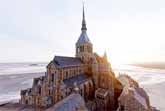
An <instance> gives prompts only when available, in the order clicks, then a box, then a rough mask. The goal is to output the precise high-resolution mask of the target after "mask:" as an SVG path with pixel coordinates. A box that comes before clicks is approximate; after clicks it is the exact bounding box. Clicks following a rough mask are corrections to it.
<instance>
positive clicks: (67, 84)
mask: <svg viewBox="0 0 165 111" xmlns="http://www.w3.org/2000/svg"><path fill="white" fill-rule="evenodd" d="M81 31H82V32H81V34H80V37H79V38H78V41H77V42H76V44H75V46H76V48H75V49H76V51H75V52H76V54H75V57H65V56H55V57H54V58H53V60H52V61H50V63H49V64H48V65H47V67H46V68H47V71H46V73H45V76H42V77H39V78H34V79H33V85H32V88H29V89H25V90H21V100H20V103H21V104H25V105H32V106H35V107H37V106H38V107H49V106H53V105H56V104H57V103H59V102H60V101H64V100H65V99H66V98H68V97H69V98H70V95H74V94H73V92H74V93H75V88H76V90H77V91H76V93H78V94H79V95H81V97H82V98H83V99H84V101H85V103H86V107H87V108H88V110H91V111H94V110H97V111H104V110H108V111H114V110H116V109H117V108H118V98H119V96H120V94H121V92H122V90H123V85H122V84H121V83H120V82H119V81H118V80H117V79H116V77H115V74H114V72H113V70H112V69H111V65H110V63H109V62H108V60H107V56H106V53H105V54H104V55H103V56H99V55H98V54H97V53H94V52H93V44H92V42H91V41H90V40H89V38H88V35H87V27H86V21H85V13H84V9H83V20H82V28H81ZM72 98H74V97H72ZM75 100H76V99H75ZM69 101H70V99H69ZM120 102H121V103H122V100H121V101H120ZM64 103H65V102H64ZM66 103H67V102H66ZM60 104H61V102H60ZM73 106H77V105H73ZM119 107H120V106H119Z"/></svg>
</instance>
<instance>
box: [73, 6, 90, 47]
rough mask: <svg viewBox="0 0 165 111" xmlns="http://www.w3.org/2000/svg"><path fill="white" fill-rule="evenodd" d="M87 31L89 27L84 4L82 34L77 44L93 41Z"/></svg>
mask: <svg viewBox="0 0 165 111" xmlns="http://www.w3.org/2000/svg"><path fill="white" fill-rule="evenodd" d="M86 31H87V27H86V21H85V11H84V6H83V20H82V28H81V34H80V37H79V39H78V41H77V43H76V44H83V43H91V42H90V40H89V38H88V35H87V32H86Z"/></svg>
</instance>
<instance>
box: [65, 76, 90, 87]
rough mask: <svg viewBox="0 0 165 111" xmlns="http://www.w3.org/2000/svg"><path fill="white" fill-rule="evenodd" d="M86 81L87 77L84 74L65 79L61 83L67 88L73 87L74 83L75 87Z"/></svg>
mask: <svg viewBox="0 0 165 111" xmlns="http://www.w3.org/2000/svg"><path fill="white" fill-rule="evenodd" d="M87 80H89V77H88V76H87V75H86V74H80V75H77V76H74V77H71V78H68V79H65V80H64V81H63V82H64V83H65V84H66V85H67V86H73V85H74V83H77V85H80V84H81V83H83V82H85V81H87Z"/></svg>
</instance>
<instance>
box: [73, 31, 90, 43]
mask: <svg viewBox="0 0 165 111" xmlns="http://www.w3.org/2000/svg"><path fill="white" fill-rule="evenodd" d="M83 43H91V41H90V40H89V38H88V35H87V33H86V31H82V32H81V35H80V37H79V39H78V41H77V43H76V44H83Z"/></svg>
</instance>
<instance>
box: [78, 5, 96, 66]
mask: <svg viewBox="0 0 165 111" xmlns="http://www.w3.org/2000/svg"><path fill="white" fill-rule="evenodd" d="M92 56H93V45H92V43H91V42H90V40H89V38H88V35H87V27H86V21H85V12H84V5H83V19H82V28H81V34H80V37H79V39H78V41H77V42H76V57H78V58H81V60H82V61H83V62H84V63H88V62H89V61H90V60H92Z"/></svg>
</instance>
